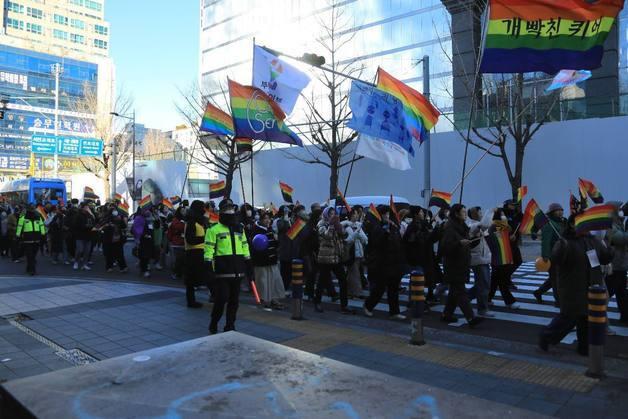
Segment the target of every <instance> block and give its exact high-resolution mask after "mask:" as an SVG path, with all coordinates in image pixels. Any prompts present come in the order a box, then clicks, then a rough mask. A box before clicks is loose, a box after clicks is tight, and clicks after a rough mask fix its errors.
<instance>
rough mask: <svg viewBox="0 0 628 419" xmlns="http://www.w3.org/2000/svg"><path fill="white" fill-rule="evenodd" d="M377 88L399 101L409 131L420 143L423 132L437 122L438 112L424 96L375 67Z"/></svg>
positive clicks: (427, 130) (423, 137)
mask: <svg viewBox="0 0 628 419" xmlns="http://www.w3.org/2000/svg"><path fill="white" fill-rule="evenodd" d="M377 88H378V89H380V90H383V91H384V92H386V93H389V94H391V95H393V96H394V97H396V98H397V99H399V100H400V101H401V103H402V104H403V111H404V114H405V120H406V123H407V124H408V129H409V131H410V133H411V135H412V137H414V139H415V140H417V141H419V142H420V143H422V142H423V140H424V139H425V134H426V133H427V132H429V131H430V130H431V129H432V128H433V127H434V125H436V123H437V122H438V117H439V116H440V112H439V111H438V110H437V109H436V108H435V107H434V106H433V105H432V104H431V103H430V101H429V100H428V99H427V98H426V97H425V96H423V95H422V94H421V93H419V92H417V91H416V90H414V89H413V88H411V87H410V86H408V85H407V84H405V83H403V82H401V81H400V80H397V79H396V78H394V77H393V76H391V75H390V74H388V73H387V72H386V71H384V70H383V69H382V68H378V69H377Z"/></svg>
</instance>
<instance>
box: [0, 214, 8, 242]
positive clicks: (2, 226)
mask: <svg viewBox="0 0 628 419" xmlns="http://www.w3.org/2000/svg"><path fill="white" fill-rule="evenodd" d="M8 217H9V216H8V215H7V216H5V217H2V219H1V220H0V235H2V237H6V235H7V233H8V230H9V227H8V224H9V223H8V221H7V219H8Z"/></svg>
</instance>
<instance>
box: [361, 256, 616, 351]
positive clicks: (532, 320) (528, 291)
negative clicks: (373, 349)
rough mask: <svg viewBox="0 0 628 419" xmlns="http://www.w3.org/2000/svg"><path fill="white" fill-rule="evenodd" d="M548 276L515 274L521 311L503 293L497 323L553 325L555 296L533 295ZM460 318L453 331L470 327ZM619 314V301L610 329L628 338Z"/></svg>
mask: <svg viewBox="0 0 628 419" xmlns="http://www.w3.org/2000/svg"><path fill="white" fill-rule="evenodd" d="M547 276H548V274H547V273H543V272H536V270H535V267H534V262H526V263H523V264H522V265H521V266H520V267H519V269H518V270H517V272H515V273H514V274H513V277H512V278H513V282H514V284H515V285H516V286H517V290H515V291H513V295H514V296H515V298H516V299H517V303H518V304H519V306H520V307H519V309H516V310H511V309H509V308H508V307H506V304H505V303H504V302H503V300H502V298H501V295H500V293H499V291H498V292H497V294H496V295H495V298H494V299H493V306H492V307H491V311H492V312H493V313H494V314H495V317H494V319H491V320H496V321H503V322H514V323H520V324H527V325H537V326H545V325H547V324H549V322H550V321H551V318H552V317H553V316H554V315H555V314H556V313H558V312H559V311H560V310H559V309H558V308H557V307H554V298H553V296H552V292H551V291H550V292H547V293H545V294H544V295H543V304H539V303H538V302H537V301H536V299H535V298H534V295H533V294H532V293H533V291H535V290H536V289H537V288H538V287H539V286H540V285H541V284H542V283H543V282H544V281H545V279H547ZM409 281H410V278H409V277H405V278H403V280H402V286H404V287H406V288H408V287H409ZM471 281H473V274H471ZM471 286H473V283H472V282H471V283H470V284H468V285H467V287H469V288H470V287H471ZM399 300H400V304H401V306H402V307H404V306H405V304H406V303H407V302H408V295H407V293H402V294H401V295H400V296H399ZM363 304H364V301H363V300H359V299H353V300H350V301H349V306H351V307H353V308H355V309H360V310H361V309H362V305H363ZM431 309H432V311H435V312H442V311H443V309H444V306H443V305H436V306H433V307H431ZM375 311H381V312H386V313H387V312H388V304H387V302H386V300H385V299H382V302H380V303H379V304H378V305H377V306H376V307H375ZM456 314H458V315H460V320H458V322H457V323H452V324H450V325H449V326H450V327H454V328H455V327H460V326H463V325H464V324H466V322H465V321H464V318H463V317H462V314H461V313H460V311H459V309H457V312H456ZM619 317H620V315H619V311H618V309H617V301H616V300H615V298H612V299H611V301H610V302H609V304H608V318H609V319H610V325H611V328H612V330H613V331H615V333H617V335H618V336H628V327H624V326H621V323H618V320H619ZM575 339H576V334H575V331H574V332H571V333H570V334H569V335H568V336H566V337H565V339H563V343H567V344H569V343H572V342H573V341H574V340H575Z"/></svg>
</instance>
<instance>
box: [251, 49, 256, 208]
mask: <svg viewBox="0 0 628 419" xmlns="http://www.w3.org/2000/svg"><path fill="white" fill-rule="evenodd" d="M253 61H254V62H253V69H255V37H253ZM251 85H253V71H251ZM253 143H254V141H253V139H252V138H251V206H252V207H253V208H255V184H254V183H253V156H254V155H255V153H253Z"/></svg>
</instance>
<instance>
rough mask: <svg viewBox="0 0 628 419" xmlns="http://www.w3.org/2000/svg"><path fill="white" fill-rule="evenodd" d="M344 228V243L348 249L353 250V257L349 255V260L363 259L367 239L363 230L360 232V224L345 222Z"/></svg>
mask: <svg viewBox="0 0 628 419" xmlns="http://www.w3.org/2000/svg"><path fill="white" fill-rule="evenodd" d="M344 227H345V234H346V235H347V238H346V239H345V243H347V244H349V245H350V248H353V249H354V250H353V255H350V256H351V259H353V258H363V257H364V254H365V248H366V245H367V244H368V242H369V239H368V237H367V236H366V233H364V230H362V224H361V223H351V222H345V223H344Z"/></svg>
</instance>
